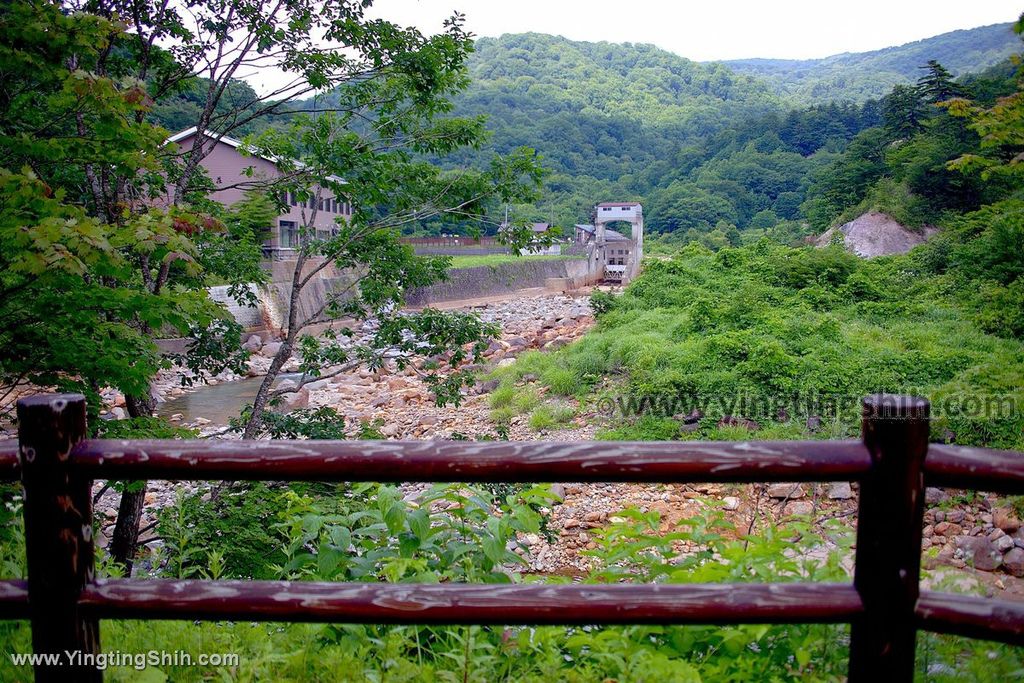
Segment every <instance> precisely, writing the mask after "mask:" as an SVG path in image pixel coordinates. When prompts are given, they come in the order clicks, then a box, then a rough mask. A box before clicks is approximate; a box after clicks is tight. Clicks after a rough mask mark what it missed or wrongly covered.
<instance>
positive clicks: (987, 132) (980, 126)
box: [945, 14, 1024, 183]
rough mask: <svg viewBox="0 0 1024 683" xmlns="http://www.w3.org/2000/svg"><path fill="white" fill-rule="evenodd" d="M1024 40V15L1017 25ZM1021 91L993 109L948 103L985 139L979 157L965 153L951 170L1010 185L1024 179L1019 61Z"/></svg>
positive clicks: (1023, 71)
mask: <svg viewBox="0 0 1024 683" xmlns="http://www.w3.org/2000/svg"><path fill="white" fill-rule="evenodd" d="M1014 31H1015V32H1016V33H1017V34H1018V35H1019V36H1021V39H1022V40H1024V14H1022V15H1021V17H1020V19H1018V21H1017V23H1016V24H1015V25H1014ZM1017 63H1018V65H1019V66H1018V69H1017V91H1016V92H1014V93H1011V94H1009V95H1007V96H1005V97H1000V98H999V99H998V100H997V101H996V103H995V104H994V105H992V106H991V107H982V106H979V105H977V104H975V103H973V102H971V101H969V100H966V99H963V98H958V99H953V100H951V101H949V102H947V103H946V105H945V106H946V107H947V108H948V109H949V113H950V114H951V115H952V116H956V117H960V118H963V119H966V120H967V121H968V126H969V127H970V128H971V129H972V130H974V131H975V132H976V133H977V134H978V135H979V136H980V138H981V143H980V146H981V149H980V150H979V153H977V154H963V155H961V156H960V157H958V158H957V159H954V160H953V161H951V162H950V164H949V167H950V168H952V169H957V170H960V171H963V172H966V173H972V172H978V173H980V174H981V177H982V179H984V180H988V179H990V178H1002V179H1005V180H1007V181H1008V182H1010V183H1015V182H1020V181H1021V180H1022V179H1024V65H1021V62H1020V58H1018V62H1017Z"/></svg>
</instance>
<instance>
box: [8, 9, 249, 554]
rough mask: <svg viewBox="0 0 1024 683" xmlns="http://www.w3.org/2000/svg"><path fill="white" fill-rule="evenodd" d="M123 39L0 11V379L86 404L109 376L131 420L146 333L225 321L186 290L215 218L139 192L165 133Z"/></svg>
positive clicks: (147, 369)
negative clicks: (202, 236) (74, 393)
mask: <svg viewBox="0 0 1024 683" xmlns="http://www.w3.org/2000/svg"><path fill="white" fill-rule="evenodd" d="M123 35H124V27H123V25H121V24H119V23H118V22H116V21H113V20H112V19H109V18H107V17H103V16H97V15H96V14H92V13H88V12H78V11H71V12H65V11H63V8H61V7H60V6H59V5H56V4H52V3H28V2H13V3H8V4H6V5H4V7H3V9H2V10H0V43H2V46H0V62H2V63H3V65H4V69H3V72H2V75H0V78H2V79H3V87H2V88H0V90H2V95H0V98H2V103H0V104H2V107H0V109H2V113H0V168H3V169H6V170H5V171H4V184H3V188H2V189H3V196H2V197H0V203H2V204H3V206H4V207H5V218H6V219H7V220H5V222H4V224H3V230H4V234H3V236H2V237H0V239H2V240H3V243H4V255H3V257H2V258H3V260H4V262H5V263H4V266H5V268H4V276H3V282H4V284H3V289H4V290H5V292H4V294H5V295H4V297H3V299H4V301H3V304H2V305H0V308H2V309H3V310H2V313H0V316H2V317H3V319H4V323H5V324H4V332H3V336H4V339H3V341H4V342H5V343H4V344H3V349H2V351H0V382H3V383H4V384H5V385H7V386H8V387H12V386H17V385H19V384H23V383H26V382H28V383H31V384H35V385H37V386H53V385H57V386H62V387H66V388H72V387H74V388H78V389H80V390H82V391H84V392H85V393H86V394H87V395H89V396H91V397H92V399H93V400H92V401H91V409H92V411H93V415H94V416H95V414H96V411H97V410H98V401H97V400H96V399H97V396H98V390H99V389H100V388H102V387H105V386H113V387H116V388H118V389H120V390H122V391H123V392H124V393H125V396H126V398H127V401H128V409H129V412H130V413H131V415H132V416H133V417H136V416H141V415H146V414H148V412H150V410H151V408H149V406H150V404H149V401H148V397H149V379H150V378H152V376H153V375H154V374H155V373H156V371H157V370H158V369H160V368H161V367H164V366H166V364H167V360H166V359H165V358H163V357H162V356H161V355H160V353H159V351H158V350H157V348H156V346H155V344H154V343H153V336H154V335H153V331H154V330H164V329H166V330H175V332H176V333H177V334H180V335H182V336H187V335H191V334H209V333H211V332H213V333H214V334H216V331H221V332H223V331H224V330H229V329H230V327H231V324H232V323H231V322H230V321H229V319H228V318H227V316H226V315H225V314H224V312H223V310H222V309H221V308H220V307H219V306H217V305H215V304H214V303H213V302H211V301H210V300H209V298H208V297H207V296H206V293H205V292H204V291H203V290H202V289H201V288H200V287H198V286H195V283H197V282H200V283H201V280H200V271H201V269H202V261H203V250H202V249H201V248H200V247H199V246H198V245H197V242H196V241H194V240H192V239H191V236H193V235H196V234H199V233H203V232H210V233H212V232H215V231H217V230H219V229H220V228H221V226H220V224H219V223H218V222H217V221H214V220H212V219H211V218H209V217H204V216H201V215H198V214H196V213H194V212H191V211H188V210H186V209H185V208H184V207H182V208H173V209H171V210H166V211H165V210H160V209H158V208H156V207H155V206H153V205H152V204H151V200H152V198H153V197H154V196H155V195H156V194H158V193H159V192H160V190H161V189H162V188H163V187H164V178H165V171H166V167H165V166H164V165H163V164H162V163H161V160H162V158H163V157H164V156H165V155H164V152H163V150H164V147H163V140H164V138H165V136H166V131H164V130H162V129H160V128H159V127H157V126H154V125H152V124H150V123H148V122H146V121H145V113H146V111H147V109H148V107H149V105H150V103H151V99H150V97H149V95H148V94H147V91H146V89H145V87H144V86H143V85H142V83H141V82H140V81H139V80H134V79H132V78H130V77H128V75H129V74H130V73H133V71H132V68H131V60H130V58H129V57H127V56H126V55H125V54H124V53H123V52H122V51H121V50H120V49H118V48H119V47H120V46H121V43H119V42H118V41H119V40H120V38H121V37H122V36H123ZM190 282H191V283H193V286H188V283H190ZM238 359H239V356H237V355H236V356H234V357H233V358H231V357H222V358H220V359H217V360H214V359H211V358H206V359H205V360H203V359H200V358H199V357H197V356H195V357H192V359H191V362H192V363H193V365H194V366H195V367H215V366H219V367H224V365H225V364H227V363H229V362H232V361H237V360H238ZM207 361H209V362H212V363H213V365H209V364H208V362H207ZM94 424H95V422H94ZM143 495H144V487H135V488H133V489H132V490H131V491H127V492H126V493H125V494H124V495H123V496H122V501H121V514H119V517H118V525H117V527H116V528H115V533H114V538H113V540H112V544H111V552H112V554H114V556H115V557H116V558H117V559H120V560H126V559H127V558H128V557H130V555H131V553H132V552H133V551H134V545H135V539H136V537H137V519H138V511H139V510H141V504H142V497H143ZM133 517H134V521H133Z"/></svg>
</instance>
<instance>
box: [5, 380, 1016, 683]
mask: <svg viewBox="0 0 1024 683" xmlns="http://www.w3.org/2000/svg"><path fill="white" fill-rule="evenodd" d="M863 409H864V412H863V419H862V440H857V441H755V442H711V443H709V442H689V441H683V442H679V441H675V442H653V443H652V442H642V443H638V442H570V443H558V442H459V441H415V442H411V441H257V442H253V441H245V442H243V441H213V442H208V441H170V440H166V441H115V440H85V439H84V437H85V434H86V431H87V430H86V423H85V412H86V411H85V398H84V396H81V395H75V394H62V395H49V396H36V397H30V398H27V399H23V400H21V401H19V402H18V418H19V424H20V431H19V439H20V443H21V446H20V448H18V447H16V446H15V445H14V444H12V443H4V442H0V480H3V479H8V480H9V479H12V478H15V477H17V476H20V477H21V478H22V481H23V483H24V486H25V490H26V496H25V505H24V515H25V531H26V541H25V547H26V558H27V565H28V576H29V580H28V582H24V581H0V618H24V617H26V616H27V617H28V618H29V619H30V621H31V623H32V641H33V650H34V651H35V652H38V653H61V652H65V651H69V650H77V651H81V652H85V653H96V652H100V651H101V649H100V643H99V620H100V619H104V618H118V619H131V618H137V619H183V620H196V619H206V620H225V619H245V620H260V621H314V622H336V623H338V622H341V623H389V624H499V625H504V624H509V625H512V624H552V625H554V624H563V625H570V624H595V625H596V624H643V623H651V624H740V623H849V624H850V625H851V628H850V660H849V661H850V668H849V680H851V681H854V682H862V681H868V682H873V681H878V680H894V681H896V680H898V681H911V680H913V678H914V656H915V648H916V645H915V639H916V635H917V632H918V630H919V629H926V630H931V631H936V632H940V633H951V634H958V635H964V636H970V637H976V638H986V639H991V640H998V641H1003V642H1007V643H1014V644H1022V645H1024V605H1015V604H1012V603H1007V602H1003V601H995V600H988V599H984V598H977V597H971V596H958V595H949V594H944V593H935V592H930V591H923V592H922V591H920V587H919V572H920V561H921V529H922V527H923V516H924V498H925V496H924V493H925V492H924V485H925V484H928V485H935V486H946V487H953V488H975V489H982V490H986V491H999V492H1006V493H1024V454H1020V453H1012V452H1009V451H990V450H984V449H974V448H962V447H956V446H941V445H934V446H929V444H928V433H929V409H930V408H929V405H928V402H927V401H926V400H924V399H921V398H917V397H911V396H892V395H875V396H869V397H866V398H865V399H864V402H863ZM95 479H107V480H148V479H162V480H172V481H175V480H183V481H195V480H228V481H232V480H250V481H260V480H271V481H379V482H405V481H425V482H579V481H587V482H659V483H660V482H665V483H669V482H672V483H690V482H694V483H696V482H723V483H744V482H770V481H787V482H788V481H807V482H818V481H857V482H859V483H860V495H859V500H858V511H857V515H858V519H857V546H856V548H857V552H856V557H855V568H854V578H853V582H852V584H808V583H787V584H654V585H651V584H558V585H546V584H500V585H492V584H382V583H315V582H287V581H279V582H274V581H192V580H187V581H175V580H152V579H147V580H134V579H130V578H129V579H96V577H95V574H94V560H93V540H92V529H93V515H92V489H93V482H94V480H95ZM36 676H37V680H39V681H51V680H52V681H61V682H62V683H63V681H65V680H75V681H96V680H98V679H99V678H100V677H101V672H99V671H98V670H96V669H92V668H89V667H79V668H78V669H76V670H74V671H71V672H70V678H69V677H68V676H69V672H68V671H65V670H61V669H60V668H59V667H54V666H51V665H49V664H46V663H40V664H38V665H37V666H36Z"/></svg>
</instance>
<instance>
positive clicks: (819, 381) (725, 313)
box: [492, 200, 1024, 448]
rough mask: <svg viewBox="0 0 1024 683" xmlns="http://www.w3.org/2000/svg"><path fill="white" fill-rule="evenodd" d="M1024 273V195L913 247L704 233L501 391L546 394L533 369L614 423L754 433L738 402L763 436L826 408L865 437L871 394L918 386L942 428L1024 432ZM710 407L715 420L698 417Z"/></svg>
mask: <svg viewBox="0 0 1024 683" xmlns="http://www.w3.org/2000/svg"><path fill="white" fill-rule="evenodd" d="M1022 273H1024V202H1021V201H1019V200H1011V201H1006V202H1002V203H999V204H996V205H992V206H989V207H986V208H985V209H983V210H981V211H978V212H975V213H972V214H968V215H966V216H964V217H962V218H959V219H957V220H956V221H954V222H952V223H951V224H950V225H949V227H948V229H947V230H945V231H944V232H943V233H941V235H940V236H939V237H937V238H936V239H934V240H932V241H930V242H928V243H926V244H925V245H923V246H921V247H918V248H917V249H916V250H914V251H912V252H911V253H910V254H908V255H902V256H890V257H882V258H876V259H871V260H863V259H859V258H857V257H855V256H853V255H851V254H849V253H847V252H845V251H844V250H843V249H842V248H840V247H835V246H833V247H829V248H826V249H815V248H811V247H804V248H790V247H784V246H779V245H777V244H774V243H772V242H770V241H768V240H766V239H765V240H761V241H759V242H757V243H756V244H753V245H750V246H745V247H740V248H723V249H721V250H719V251H718V252H717V253H714V252H711V251H709V250H707V249H706V248H704V247H702V246H698V245H691V246H689V247H686V248H684V249H683V250H682V251H680V252H677V253H676V255H675V256H674V257H672V258H667V259H664V260H651V261H648V263H647V265H646V268H645V271H644V273H643V274H642V275H641V277H640V278H639V279H637V280H636V281H635V282H633V283H632V284H631V285H630V287H629V288H628V289H627V290H626V292H625V293H624V294H623V295H621V296H620V297H618V298H615V299H613V300H609V299H608V297H607V296H602V297H600V298H599V299H598V300H596V301H595V303H596V304H597V308H596V310H597V312H598V314H599V316H600V318H599V320H600V323H599V325H598V327H597V329H596V330H594V331H592V332H591V333H589V334H588V335H587V336H586V337H584V338H583V339H582V340H580V341H579V342H577V343H575V344H573V345H571V346H569V347H567V348H565V349H563V350H561V351H559V352H557V353H556V354H531V355H528V356H525V357H524V358H523V359H521V360H520V362H519V363H517V364H516V365H515V366H512V367H510V368H507V369H504V370H501V371H499V373H500V374H499V376H501V377H502V386H501V387H499V389H498V390H497V391H496V392H495V393H494V394H493V398H492V405H494V407H495V408H497V409H499V410H500V409H504V408H506V407H508V406H512V407H516V408H517V410H516V411H515V412H527V411H531V410H537V406H538V405H540V400H539V398H537V396H536V389H535V388H534V389H531V388H523V387H517V386H516V384H517V383H518V382H520V381H521V380H522V379H523V378H524V377H527V376H530V377H532V378H535V379H536V381H537V382H539V383H540V385H542V386H546V387H547V388H548V390H549V392H550V393H551V394H562V395H567V396H569V395H575V396H577V397H579V398H581V399H583V400H584V404H585V405H586V406H588V407H590V408H594V407H596V408H597V409H598V410H600V411H601V412H602V413H604V414H606V415H607V416H608V417H609V418H610V419H609V427H610V431H609V432H608V433H607V434H606V436H607V437H608V438H616V439H627V438H642V439H651V438H654V439H677V438H747V437H748V436H749V434H750V432H749V431H748V430H747V429H746V428H744V426H743V425H734V424H728V422H729V421H727V422H726V423H720V420H721V419H722V418H724V417H726V416H732V417H734V418H745V419H750V420H754V421H755V422H757V423H758V425H759V426H760V427H761V428H762V431H760V432H758V436H759V437H763V438H800V437H804V436H807V435H809V434H810V433H811V430H809V429H808V427H807V425H806V420H807V418H809V417H812V416H817V417H820V418H822V420H823V423H824V424H823V428H822V429H821V431H820V432H818V433H819V436H829V437H853V436H855V435H856V434H857V433H858V428H859V404H858V402H859V399H860V398H861V397H862V396H864V395H867V394H870V393H875V392H879V391H887V392H894V393H913V394H918V395H924V396H927V397H928V398H930V399H932V400H933V402H934V411H933V414H935V415H936V416H937V417H938V419H937V420H935V421H934V423H933V424H934V434H933V436H934V437H935V438H936V439H938V440H944V439H949V438H955V439H956V441H957V442H958V443H965V444H975V445H987V446H992V447H1002V448H1021V447H1024V411H1022V410H1021V408H1022V406H1024V392H1022V387H1024V340H1022V331H1024V330H1022V318H1021V311H1022V310H1024V308H1022V306H1021V303H1022V301H1024V300H1022V299H1021V292H1022V290H1021V287H1022V284H1024V280H1022V279H1021V275H1022ZM527 386H529V385H527ZM529 397H532V398H530V400H526V399H527V398H529ZM978 401H980V402H981V404H978V405H976V402H978ZM517 402H518V403H517ZM694 409H699V410H700V411H701V412H702V413H703V418H702V419H701V420H700V428H699V429H698V430H696V431H687V432H685V433H684V432H683V431H682V430H681V425H682V416H685V415H687V414H689V413H690V412H691V411H692V410H694ZM499 417H505V414H504V413H502V414H500V415H499ZM748 426H749V425H748Z"/></svg>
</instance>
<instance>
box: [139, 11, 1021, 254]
mask: <svg viewBox="0 0 1024 683" xmlns="http://www.w3.org/2000/svg"><path fill="white" fill-rule="evenodd" d="M965 45H969V46H970V49H966V50H965V49H964V46H965ZM1016 45H1019V44H1017V43H1016V42H1015V40H1014V37H1013V34H1012V33H1011V32H1010V31H1009V30H1008V29H1007V27H1006V25H1000V26H998V27H988V28H982V29H974V30H971V31H966V32H956V33H952V34H947V35H944V36H939V37H936V38H933V39H929V40H927V41H921V42H920V43H915V44H912V45H910V46H903V47H899V48H891V49H890V50H885V51H881V52H879V53H866V54H865V55H840V56H837V57H835V58H830V59H831V60H833V61H829V60H822V61H823V62H828V66H822V69H823V70H824V71H825V72H827V74H828V75H826V76H823V77H822V78H824V79H831V80H830V81H829V82H830V83H831V85H829V86H828V87H826V88H824V90H822V91H821V92H820V93H819V95H815V96H811V95H804V94H801V95H799V96H795V95H791V96H785V97H783V96H780V95H779V94H777V93H775V92H773V91H772V90H773V87H772V84H773V80H772V79H773V78H774V76H766V77H765V78H764V79H761V78H759V77H757V76H750V75H745V74H743V73H739V72H737V71H735V70H733V69H731V68H729V67H728V66H726V65H722V64H700V63H696V62H692V61H690V60H687V59H685V58H682V57H679V56H677V55H674V54H672V53H669V52H666V51H663V50H659V49H657V48H655V47H653V46H650V45H641V44H629V43H626V44H615V45H613V44H608V43H587V42H576V41H570V40H567V39H564V38H560V37H555V36H549V35H542V34H521V35H506V36H502V37H500V38H482V39H479V40H477V41H476V44H475V52H474V53H473V54H472V55H470V57H469V58H468V60H467V62H466V66H467V69H468V74H469V77H470V83H469V86H468V88H467V89H466V91H465V92H464V93H462V94H460V95H458V96H456V97H455V98H454V104H455V109H454V111H455V113H457V114H459V115H464V116H469V117H476V116H485V117H486V118H487V123H486V126H487V129H488V130H489V132H490V140H489V141H488V142H487V143H485V144H484V145H483V147H481V148H480V149H479V150H471V149H470V150H463V151H460V152H457V153H455V154H452V155H449V156H448V157H447V159H446V160H444V163H446V164H450V165H453V166H454V165H466V164H471V165H477V166H480V167H482V166H483V165H484V164H485V163H486V160H487V159H488V158H489V155H490V154H491V153H492V152H498V153H508V152H511V151H512V150H514V149H516V148H518V147H520V146H529V147H532V148H535V149H537V150H539V151H540V152H541V154H542V156H543V158H544V163H545V166H546V167H547V168H548V170H549V172H550V173H549V175H548V178H547V180H546V188H545V189H546V192H545V193H544V196H543V198H542V199H541V200H540V201H539V202H537V203H531V204H519V205H516V206H515V207H514V216H515V217H517V218H523V219H528V220H539V221H548V222H552V223H554V224H556V225H560V226H563V227H567V226H571V225H572V224H574V223H578V222H586V220H587V217H588V216H589V213H590V209H591V207H592V206H593V204H594V203H595V202H597V201H603V200H612V199H621V200H626V199H639V200H642V201H643V202H644V204H645V214H646V217H647V226H648V229H650V230H654V231H659V232H660V231H681V232H683V233H689V231H690V230H693V231H694V232H693V233H690V234H689V235H688V237H687V238H686V239H685V240H683V241H691V240H694V239H701V238H703V237H704V235H706V234H708V233H710V232H714V231H716V230H718V231H720V232H721V233H722V234H724V233H725V232H727V231H728V229H729V226H736V227H737V228H739V229H741V230H745V229H751V228H753V229H755V230H762V229H766V228H770V227H772V226H775V225H777V224H779V223H780V222H781V223H786V222H787V221H798V220H802V219H804V218H805V213H804V212H802V211H801V208H800V207H801V204H802V203H803V202H804V201H805V199H806V198H807V196H806V195H807V191H808V189H809V186H810V181H809V178H810V177H812V176H813V175H814V174H815V173H817V172H819V171H821V170H822V169H823V168H825V167H827V166H829V165H830V164H831V163H832V162H833V161H834V160H835V155H836V154H838V153H839V152H841V151H842V150H843V149H844V148H845V147H846V145H847V143H848V142H849V141H850V140H851V139H852V138H853V137H854V136H855V135H857V134H858V133H860V132H861V131H863V130H864V129H866V128H870V127H874V126H878V125H880V124H881V123H882V121H883V106H882V104H881V103H880V102H879V101H878V100H877V99H871V98H881V97H882V96H883V95H887V94H888V93H889V92H890V90H891V87H892V85H895V84H913V83H914V82H915V80H916V79H917V78H918V76H919V75H920V73H921V71H920V68H919V67H921V66H922V65H924V64H925V63H926V62H928V61H929V60H937V61H938V62H941V63H942V64H944V65H945V66H946V67H948V68H950V69H952V70H953V72H955V73H957V74H963V73H965V72H968V71H976V70H981V69H984V68H986V67H990V66H992V65H995V64H997V63H999V62H1000V61H1001V60H1005V58H1006V57H1007V56H1008V55H1009V54H1010V53H1011V52H1012V51H1013V50H1014V47H1015V46H1016ZM833 62H834V63H833ZM780 68H781V67H780ZM794 68H796V67H794ZM832 69H835V70H839V71H842V73H843V74H846V75H835V74H834V73H832V71H831V70H832ZM797 72H798V73H805V72H806V73H807V74H809V75H810V76H809V77H814V76H815V75H817V74H819V73H821V72H820V71H817V70H815V69H802V68H799V69H797ZM848 72H852V73H855V74H856V77H853V76H851V75H849V73H848ZM837 73H838V72H837ZM1010 73H1011V71H1008V70H1007V69H1006V68H1005V67H1000V70H999V71H997V72H993V73H991V74H989V76H988V78H989V79H995V80H996V81H999V79H1002V81H1003V82H1005V80H1006V79H1007V77H1008V76H1009V74H1010ZM868 83H870V84H871V87H870V90H869V91H865V90H864V87H863V86H864V85H865V84H868ZM999 87H1002V88H1003V89H1005V86H999ZM239 88H240V90H239V93H240V94H239V96H240V97H241V96H242V94H241V93H242V91H244V90H245V88H246V86H244V85H240V86H239ZM986 88H987V86H986V85H985V84H978V87H976V88H974V90H975V91H977V94H978V95H979V96H983V97H987V96H991V95H993V93H991V92H989V91H988V90H987V89H986ZM819 90H821V88H819ZM997 90H998V87H997ZM191 92H192V91H187V92H185V93H183V94H182V96H181V101H180V102H177V103H176V104H175V107H177V108H179V109H183V110H187V109H188V108H189V107H195V106H196V105H195V103H194V102H192V100H195V99H196V95H195V94H194V93H193V94H189V93H191ZM999 94H1002V93H999ZM866 98H867V99H866ZM337 103H338V95H337V93H335V92H331V93H328V94H326V95H321V96H318V97H316V98H313V99H309V100H306V101H304V102H301V103H297V104H296V105H295V107H293V108H297V109H306V110H316V109H330V108H333V107H335V106H336V105H337ZM168 106H169V105H168ZM153 115H154V117H155V118H156V120H159V121H161V122H162V123H163V124H164V125H166V126H167V127H169V128H172V129H173V128H175V127H176V126H178V125H179V123H178V121H179V118H180V117H178V118H175V116H177V115H174V116H172V115H171V114H169V113H168V111H167V110H166V108H164V109H161V108H159V107H158V108H156V109H155V110H154V112H153ZM267 126H271V127H278V128H284V127H285V126H287V117H286V116H283V115H273V116H267V117H263V118H261V119H259V120H258V121H255V122H253V123H251V124H247V127H244V128H242V129H240V132H252V131H253V130H258V129H262V128H265V127H267ZM407 227H408V229H410V230H412V229H416V230H421V231H425V232H428V233H436V232H440V231H451V230H452V229H453V225H452V223H451V222H450V221H449V222H442V221H439V220H436V219H431V220H423V221H418V222H416V223H415V224H410V225H409V226H407ZM496 227H497V223H494V224H493V225H492V226H491V229H492V230H493V229H494V228H496ZM782 232H783V233H784V234H786V235H790V234H793V235H797V236H798V233H799V230H794V229H793V228H791V227H786V228H784V229H783V231H782ZM716 240H717V241H720V237H713V238H711V243H714V242H715V241H716Z"/></svg>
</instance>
